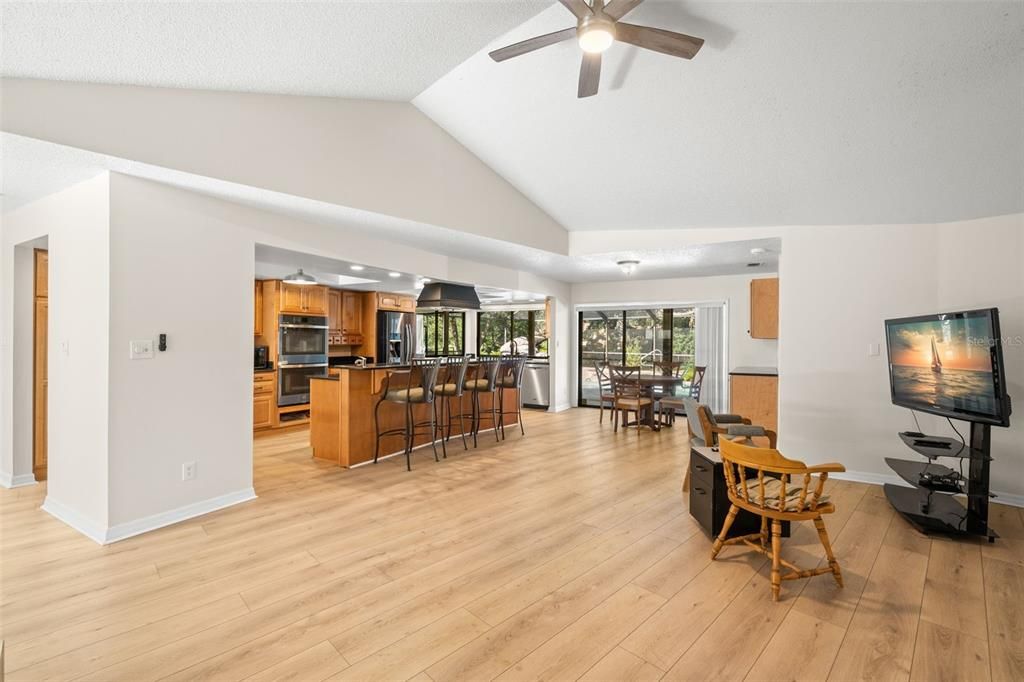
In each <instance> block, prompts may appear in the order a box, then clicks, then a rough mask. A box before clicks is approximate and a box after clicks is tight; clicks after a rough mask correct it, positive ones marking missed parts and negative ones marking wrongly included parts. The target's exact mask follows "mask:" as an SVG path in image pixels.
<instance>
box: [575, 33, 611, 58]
mask: <svg viewBox="0 0 1024 682" xmlns="http://www.w3.org/2000/svg"><path fill="white" fill-rule="evenodd" d="M614 41H615V36H613V35H612V33H611V31H608V30H607V29H604V28H599V27H595V28H592V29H590V30H587V31H584V32H582V33H580V35H579V43H580V49H582V50H583V51H584V52H589V53H590V54H601V53H602V52H604V51H605V50H607V49H608V48H609V47H611V46H612V43H613V42H614Z"/></svg>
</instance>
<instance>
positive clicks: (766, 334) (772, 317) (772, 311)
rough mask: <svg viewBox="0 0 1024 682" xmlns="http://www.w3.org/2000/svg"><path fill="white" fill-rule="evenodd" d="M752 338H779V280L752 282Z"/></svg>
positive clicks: (753, 280)
mask: <svg viewBox="0 0 1024 682" xmlns="http://www.w3.org/2000/svg"><path fill="white" fill-rule="evenodd" d="M750 338H752V339H777V338H779V278H778V277H771V278H766V279H752V280H750Z"/></svg>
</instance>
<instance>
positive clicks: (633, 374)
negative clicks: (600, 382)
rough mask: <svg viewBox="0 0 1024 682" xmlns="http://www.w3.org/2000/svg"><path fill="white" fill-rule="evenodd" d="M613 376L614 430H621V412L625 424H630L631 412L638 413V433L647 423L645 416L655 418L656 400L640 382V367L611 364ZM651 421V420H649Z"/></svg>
mask: <svg viewBox="0 0 1024 682" xmlns="http://www.w3.org/2000/svg"><path fill="white" fill-rule="evenodd" d="M608 369H609V371H610V372H611V378H612V394H613V395H614V396H615V401H614V404H613V405H612V425H613V427H612V430H613V431H618V430H619V414H622V415H623V426H629V414H630V412H632V413H635V414H636V427H637V433H639V432H640V426H641V425H643V424H644V423H645V417H646V418H647V419H648V420H653V417H654V415H653V413H652V411H653V408H654V401H653V400H652V399H651V398H650V397H649V396H647V395H646V394H645V392H644V388H643V385H642V384H641V383H640V368H639V367H617V366H615V365H609V367H608ZM647 423H649V421H648V422H647Z"/></svg>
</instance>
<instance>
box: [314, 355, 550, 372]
mask: <svg viewBox="0 0 1024 682" xmlns="http://www.w3.org/2000/svg"><path fill="white" fill-rule="evenodd" d="M508 357H511V356H507V355H506V356H503V357H502V359H503V360H504V359H506V358H508ZM477 359H478V358H472V359H470V361H469V364H470V365H475V364H476V362H477ZM531 362H532V363H534V364H536V363H537V362H543V363H545V364H547V363H548V362H549V361H548V358H542V357H538V358H527V363H531ZM444 364H445V363H444V362H442V363H441V366H442V367H444ZM412 367H414V365H400V364H394V365H382V364H376V363H375V364H372V365H363V366H362V367H357V366H356V365H334V366H332V367H331V369H347V370H355V371H360V370H367V369H393V370H403V369H411V368H412Z"/></svg>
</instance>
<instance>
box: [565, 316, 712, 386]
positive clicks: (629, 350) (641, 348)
mask: <svg viewBox="0 0 1024 682" xmlns="http://www.w3.org/2000/svg"><path fill="white" fill-rule="evenodd" d="M693 319H694V310H693V308H630V309H626V310H622V309H619V310H581V311H580V314H579V348H578V363H579V364H578V368H579V371H578V373H577V376H578V386H577V390H578V398H579V404H580V405H591V406H597V405H599V404H600V402H599V401H600V386H599V384H598V378H597V369H596V363H598V362H609V363H611V364H613V365H628V366H639V367H642V368H643V369H644V370H645V371H651V370H652V369H653V365H654V363H655V362H659V361H662V360H666V361H667V360H672V361H675V362H683V363H685V364H687V365H691V366H692V365H693V354H694V334H693V327H694V325H693Z"/></svg>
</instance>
